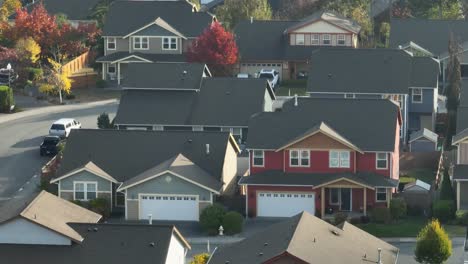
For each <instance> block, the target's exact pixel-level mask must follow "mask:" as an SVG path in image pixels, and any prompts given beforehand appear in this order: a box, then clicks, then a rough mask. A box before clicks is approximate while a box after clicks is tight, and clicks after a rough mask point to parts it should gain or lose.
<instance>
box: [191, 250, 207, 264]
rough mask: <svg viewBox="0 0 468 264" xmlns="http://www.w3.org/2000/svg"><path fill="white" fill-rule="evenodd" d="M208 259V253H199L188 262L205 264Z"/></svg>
mask: <svg viewBox="0 0 468 264" xmlns="http://www.w3.org/2000/svg"><path fill="white" fill-rule="evenodd" d="M209 259H210V255H209V254H208V253H201V254H198V255H195V256H193V260H192V261H190V264H206V263H207V262H208V260H209Z"/></svg>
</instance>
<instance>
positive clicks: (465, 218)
mask: <svg viewBox="0 0 468 264" xmlns="http://www.w3.org/2000/svg"><path fill="white" fill-rule="evenodd" d="M455 219H456V220H457V224H459V225H468V211H467V210H458V211H457V212H456V213H455Z"/></svg>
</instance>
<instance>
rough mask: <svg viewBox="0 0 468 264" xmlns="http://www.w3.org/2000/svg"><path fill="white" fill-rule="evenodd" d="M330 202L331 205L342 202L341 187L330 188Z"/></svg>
mask: <svg viewBox="0 0 468 264" xmlns="http://www.w3.org/2000/svg"><path fill="white" fill-rule="evenodd" d="M330 204H331V205H338V204H340V189H338V188H331V189H330Z"/></svg>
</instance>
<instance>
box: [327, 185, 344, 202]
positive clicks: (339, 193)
mask: <svg viewBox="0 0 468 264" xmlns="http://www.w3.org/2000/svg"><path fill="white" fill-rule="evenodd" d="M329 190H330V191H329V194H330V195H329V199H328V203H329V204H330V205H340V200H341V199H340V198H341V191H340V189H339V188H330V189H329ZM332 190H338V201H337V202H336V203H333V202H332Z"/></svg>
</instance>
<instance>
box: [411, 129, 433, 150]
mask: <svg viewBox="0 0 468 264" xmlns="http://www.w3.org/2000/svg"><path fill="white" fill-rule="evenodd" d="M438 138H439V136H438V135H437V134H436V133H434V132H432V131H430V130H429V129H427V128H424V129H421V130H419V131H416V132H413V133H411V135H410V139H409V148H410V152H430V151H437V140H438Z"/></svg>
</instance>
